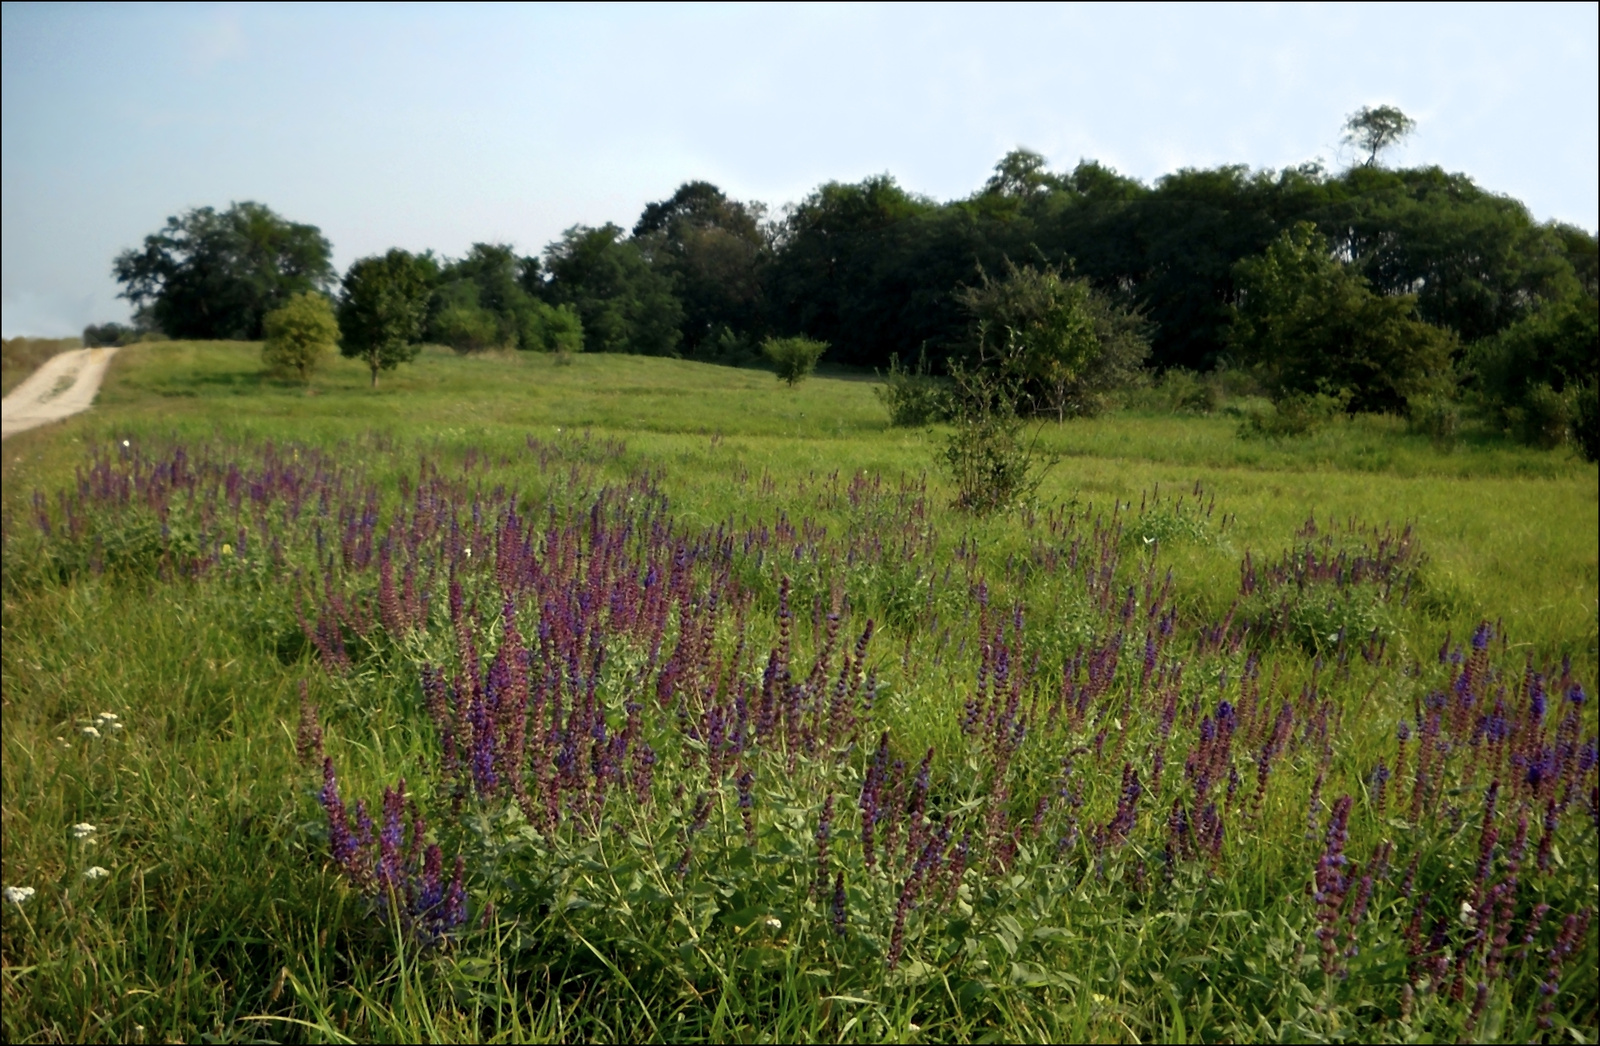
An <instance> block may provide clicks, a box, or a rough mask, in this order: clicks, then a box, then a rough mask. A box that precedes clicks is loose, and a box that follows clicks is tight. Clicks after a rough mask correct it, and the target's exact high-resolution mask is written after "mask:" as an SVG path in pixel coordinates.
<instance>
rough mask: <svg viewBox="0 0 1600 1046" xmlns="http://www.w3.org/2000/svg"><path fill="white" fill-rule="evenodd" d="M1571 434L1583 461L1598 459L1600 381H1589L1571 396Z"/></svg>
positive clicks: (1599, 443)
mask: <svg viewBox="0 0 1600 1046" xmlns="http://www.w3.org/2000/svg"><path fill="white" fill-rule="evenodd" d="M1573 398H1574V399H1575V400H1576V403H1575V404H1574V406H1575V407H1576V410H1575V412H1574V413H1575V417H1574V419H1573V426H1572V428H1573V435H1574V436H1575V437H1576V438H1577V443H1578V451H1579V453H1581V454H1582V455H1583V460H1585V461H1600V382H1594V381H1591V382H1589V384H1587V385H1584V386H1582V387H1581V388H1579V389H1578V391H1577V394H1576V395H1575V396H1574V397H1573Z"/></svg>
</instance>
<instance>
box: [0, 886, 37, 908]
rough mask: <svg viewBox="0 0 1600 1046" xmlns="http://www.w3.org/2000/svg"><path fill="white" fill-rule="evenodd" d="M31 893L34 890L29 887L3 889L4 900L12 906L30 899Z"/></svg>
mask: <svg viewBox="0 0 1600 1046" xmlns="http://www.w3.org/2000/svg"><path fill="white" fill-rule="evenodd" d="M33 893H34V890H33V887H31V886H8V887H6V888H5V895H6V900H8V901H10V902H11V903H12V904H21V903H22V902H24V901H26V900H28V899H29V898H31V897H32V896H33Z"/></svg>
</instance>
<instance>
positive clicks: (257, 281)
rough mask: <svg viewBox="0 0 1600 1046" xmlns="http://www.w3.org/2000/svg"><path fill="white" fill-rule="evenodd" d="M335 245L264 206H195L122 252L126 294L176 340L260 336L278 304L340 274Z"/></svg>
mask: <svg viewBox="0 0 1600 1046" xmlns="http://www.w3.org/2000/svg"><path fill="white" fill-rule="evenodd" d="M331 258H332V249H331V248H330V247H329V245H328V240H327V238H326V237H324V236H323V235H322V232H321V231H320V230H319V229H318V228H317V227H316V226H314V225H303V224H300V223H297V222H291V221H288V220H286V219H284V218H282V217H280V216H279V215H277V214H275V213H273V211H272V210H271V209H270V208H268V207H266V206H264V205H262V204H259V203H251V202H245V203H235V204H233V205H232V206H231V207H229V208H228V209H227V210H226V211H222V212H220V213H219V212H218V211H217V210H216V209H215V208H212V207H197V208H195V209H193V210H191V211H188V212H186V213H185V214H183V215H181V216H175V217H171V218H168V219H167V224H166V226H165V227H164V228H162V229H161V230H160V231H159V232H155V233H152V234H150V235H149V236H146V237H145V239H144V247H143V248H142V249H140V250H128V251H124V252H122V253H121V254H119V255H118V256H117V258H116V261H115V262H114V263H113V265H112V273H113V274H114V275H115V276H116V279H117V282H119V283H121V284H122V285H123V290H122V293H121V296H122V297H123V298H126V299H128V300H129V301H131V302H132V303H133V304H134V306H135V308H137V309H148V310H149V314H150V317H151V318H152V319H153V320H154V322H155V325H156V326H157V327H159V328H160V329H161V330H162V331H163V332H165V333H166V334H167V335H169V336H170V337H174V338H252V339H253V338H259V337H261V333H262V326H261V325H262V320H263V318H264V317H265V316H266V314H267V313H268V312H270V311H271V310H272V309H274V308H276V307H278V306H279V305H282V304H283V303H284V302H286V301H288V300H289V298H290V297H291V296H292V295H295V294H299V293H302V292H305V291H324V290H326V289H328V287H329V286H330V285H331V284H332V282H333V278H334V271H333V265H332V262H331Z"/></svg>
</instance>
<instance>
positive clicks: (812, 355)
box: [761, 337, 828, 388]
mask: <svg viewBox="0 0 1600 1046" xmlns="http://www.w3.org/2000/svg"><path fill="white" fill-rule="evenodd" d="M827 351H828V343H827V342H825V341H816V340H814V339H812V338H801V337H794V338H768V339H767V340H766V341H764V342H762V343H761V354H762V355H763V356H765V357H766V358H767V359H768V361H770V362H771V363H772V366H773V368H774V369H775V370H776V371H777V372H778V380H779V381H781V382H783V383H784V384H786V385H788V386H789V387H790V388H793V387H794V386H796V385H798V384H800V383H801V382H802V381H804V380H806V378H808V377H810V375H811V372H812V371H814V370H816V369H817V361H818V360H820V359H822V354H823V353H824V352H827Z"/></svg>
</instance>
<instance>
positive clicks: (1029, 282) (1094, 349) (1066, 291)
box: [956, 260, 1150, 421]
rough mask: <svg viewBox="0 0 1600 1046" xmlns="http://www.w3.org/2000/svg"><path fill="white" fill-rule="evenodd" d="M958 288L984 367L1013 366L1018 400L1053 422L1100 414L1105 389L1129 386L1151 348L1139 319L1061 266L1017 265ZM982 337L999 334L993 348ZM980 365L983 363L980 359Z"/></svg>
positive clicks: (1021, 405)
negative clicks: (1001, 344) (997, 347)
mask: <svg viewBox="0 0 1600 1046" xmlns="http://www.w3.org/2000/svg"><path fill="white" fill-rule="evenodd" d="M979 276H980V279H981V282H980V283H979V284H978V285H977V286H975V287H967V288H963V289H962V290H961V291H960V292H959V293H958V294H957V295H956V298H957V300H958V301H959V302H960V303H961V305H962V307H963V308H965V309H966V310H967V311H968V312H969V313H970V314H971V316H972V323H973V339H974V344H973V348H972V350H971V351H972V353H973V354H974V356H976V357H978V358H980V359H988V360H989V361H990V364H989V365H1002V366H1005V367H1009V368H1011V369H1012V372H1013V373H1012V374H1010V375H1008V377H1007V379H1006V380H1007V381H1013V380H1014V382H1015V386H1016V404H1017V406H1018V408H1019V409H1023V410H1026V411H1028V412H1029V413H1036V414H1042V413H1049V414H1054V415H1055V416H1056V419H1057V420H1058V421H1064V420H1066V419H1067V418H1068V417H1086V416H1092V415H1094V414H1098V413H1100V412H1101V411H1102V410H1104V409H1105V408H1106V406H1107V405H1108V400H1109V395H1110V393H1112V392H1113V391H1115V390H1116V389H1119V388H1122V387H1123V386H1126V385H1129V384H1131V383H1132V382H1133V381H1134V380H1135V379H1136V377H1137V376H1138V374H1139V366H1140V364H1142V363H1143V362H1144V358H1145V356H1146V355H1148V354H1149V351H1150V347H1149V343H1148V342H1147V341H1146V340H1145V337H1144V331H1143V321H1142V319H1141V318H1140V316H1139V315H1138V314H1137V313H1136V312H1134V311H1132V310H1129V309H1125V308H1119V307H1117V306H1116V305H1114V304H1113V303H1112V302H1111V301H1109V300H1108V299H1107V298H1106V297H1105V296H1104V295H1102V294H1100V293H1099V292H1097V291H1095V290H1094V288H1093V287H1091V286H1090V285H1089V282H1088V281H1087V280H1083V279H1067V278H1065V277H1063V276H1062V274H1061V272H1060V270H1059V269H1053V268H1046V269H1035V268H1033V267H1032V266H1023V267H1020V268H1019V267H1018V266H1016V265H1014V264H1012V263H1011V262H1010V261H1009V260H1008V261H1007V262H1006V272H1005V276H1004V277H1002V278H1001V279H998V280H994V279H991V278H990V277H989V275H988V273H986V272H983V271H982V270H980V271H979ZM985 338H1003V339H1005V340H1006V342H1007V347H1006V348H1005V349H1004V350H1003V351H994V350H991V349H988V348H986V347H985V346H984V344H983V342H984V339H985ZM980 365H981V364H980Z"/></svg>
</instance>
